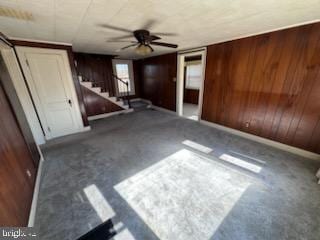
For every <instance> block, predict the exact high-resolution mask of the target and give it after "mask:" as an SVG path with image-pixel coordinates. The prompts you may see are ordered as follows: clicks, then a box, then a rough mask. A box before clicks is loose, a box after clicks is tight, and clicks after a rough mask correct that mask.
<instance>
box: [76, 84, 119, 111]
mask: <svg viewBox="0 0 320 240" xmlns="http://www.w3.org/2000/svg"><path fill="white" fill-rule="evenodd" d="M81 89H82V93H83V96H84V104H85V106H86V110H87V115H88V116H95V115H99V114H104V113H111V112H116V111H121V110H123V108H121V107H119V106H118V105H116V104H114V103H113V102H111V101H108V100H107V99H105V98H103V97H101V96H100V95H98V94H96V93H94V92H92V91H90V90H89V89H87V88H85V87H82V86H81Z"/></svg>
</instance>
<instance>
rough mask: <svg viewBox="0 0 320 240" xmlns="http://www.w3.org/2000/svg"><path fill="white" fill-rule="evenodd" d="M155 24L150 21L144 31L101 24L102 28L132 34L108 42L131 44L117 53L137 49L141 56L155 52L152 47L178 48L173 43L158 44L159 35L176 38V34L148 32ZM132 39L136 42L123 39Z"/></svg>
mask: <svg viewBox="0 0 320 240" xmlns="http://www.w3.org/2000/svg"><path fill="white" fill-rule="evenodd" d="M153 23H154V21H149V22H148V23H147V24H146V25H145V26H144V29H138V30H135V31H131V30H129V29H125V28H120V27H116V26H112V25H109V24H100V27H103V28H108V29H112V30H116V31H121V32H126V33H130V34H128V35H125V36H121V37H116V38H112V39H110V40H108V42H130V43H131V44H130V45H127V46H125V47H122V48H120V49H118V50H117V52H119V51H122V50H125V49H127V48H130V47H136V48H135V52H136V53H137V54H139V55H147V54H150V53H152V52H153V51H154V49H153V48H152V46H151V45H155V46H162V47H169V48H177V47H178V45H177V44H171V43H164V42H158V41H157V40H160V39H161V37H159V36H157V35H160V36H161V35H162V36H176V34H174V33H153V34H152V33H150V31H148V30H146V29H148V28H150V26H151V25H152V24H153ZM130 37H135V39H136V41H123V40H122V39H127V38H130Z"/></svg>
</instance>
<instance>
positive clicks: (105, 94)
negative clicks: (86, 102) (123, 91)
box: [100, 92, 110, 98]
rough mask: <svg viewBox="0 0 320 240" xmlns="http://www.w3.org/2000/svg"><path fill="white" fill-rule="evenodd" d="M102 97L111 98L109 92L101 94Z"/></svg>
mask: <svg viewBox="0 0 320 240" xmlns="http://www.w3.org/2000/svg"><path fill="white" fill-rule="evenodd" d="M100 95H101V96H103V97H107V98H110V96H109V93H108V92H101V93H100Z"/></svg>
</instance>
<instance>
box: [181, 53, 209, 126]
mask: <svg viewBox="0 0 320 240" xmlns="http://www.w3.org/2000/svg"><path fill="white" fill-rule="evenodd" d="M205 60H206V49H205V48H203V49H198V50H193V51H188V52H181V53H179V54H178V71H177V72H178V76H177V113H178V115H179V116H182V117H185V118H188V119H191V120H195V121H199V120H200V118H201V109H202V95H203V81H204V73H205Z"/></svg>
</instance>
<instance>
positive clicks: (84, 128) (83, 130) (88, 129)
mask: <svg viewBox="0 0 320 240" xmlns="http://www.w3.org/2000/svg"><path fill="white" fill-rule="evenodd" d="M90 130H91V127H90V126H85V127H83V128H82V129H81V132H87V131H90Z"/></svg>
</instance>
